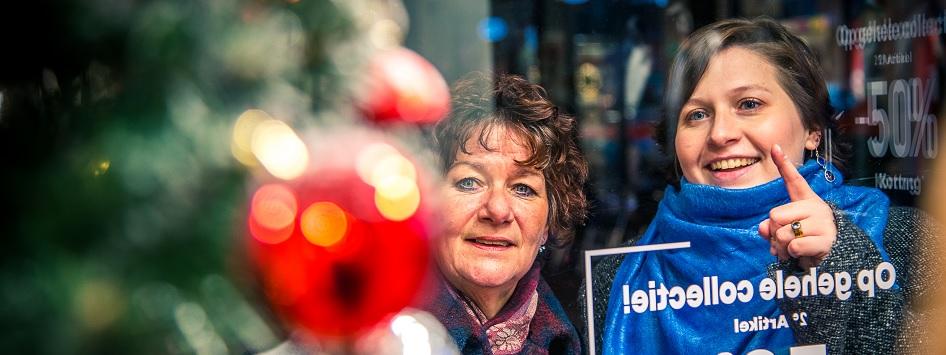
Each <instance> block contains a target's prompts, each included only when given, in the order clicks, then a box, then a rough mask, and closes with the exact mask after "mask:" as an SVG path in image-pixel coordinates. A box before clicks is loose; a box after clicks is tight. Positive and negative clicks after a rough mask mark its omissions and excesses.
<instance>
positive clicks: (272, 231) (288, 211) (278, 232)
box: [250, 184, 298, 244]
mask: <svg viewBox="0 0 946 355" xmlns="http://www.w3.org/2000/svg"><path fill="white" fill-rule="evenodd" d="M250 209H251V210H250V233H252V234H253V236H254V237H256V239H258V240H259V241H261V242H264V243H269V244H275V243H280V242H282V241H284V240H286V239H287V238H289V236H290V235H291V234H292V229H293V221H295V219H296V212H297V211H298V204H297V202H296V197H295V196H294V195H293V194H292V191H290V190H289V189H288V188H287V187H285V186H283V185H281V184H269V185H263V186H262V187H260V188H259V190H257V191H256V194H254V195H253V202H252V204H251V207H250Z"/></svg>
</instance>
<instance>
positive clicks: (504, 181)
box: [437, 127, 549, 293]
mask: <svg viewBox="0 0 946 355" xmlns="http://www.w3.org/2000/svg"><path fill="white" fill-rule="evenodd" d="M507 132H508V131H506V130H505V129H502V128H500V127H495V128H494V129H493V130H492V132H491V133H490V134H489V136H488V138H489V139H488V140H487V143H488V144H487V145H488V146H489V147H490V148H491V149H492V150H493V151H489V150H487V149H484V148H483V147H482V146H480V144H479V143H478V142H477V141H476V138H477V137H478V136H479V135H478V134H477V133H478V132H474V134H473V135H472V138H471V139H469V140H467V141H466V143H465V144H466V150H467V151H468V152H470V154H466V153H464V152H463V151H462V150H461V151H458V152H457V156H456V161H455V162H454V163H453V165H452V166H451V167H450V170H449V171H448V172H447V176H446V181H445V183H444V186H443V196H444V202H445V204H444V206H443V208H444V211H443V215H444V217H445V221H444V224H445V227H446V228H445V235H444V238H441V239H440V241H439V243H438V245H437V262H438V264H439V266H440V269H441V271H442V272H443V273H444V276H445V277H446V278H447V280H448V281H449V282H450V283H451V284H452V285H453V286H455V287H457V288H458V289H460V290H461V291H463V292H465V293H475V292H477V291H478V290H484V289H486V288H497V287H499V288H502V287H507V288H508V287H515V285H516V283H517V282H519V279H521V278H522V277H523V275H525V273H526V272H527V271H528V270H529V269H530V267H531V266H532V262H533V261H534V260H535V256H536V254H537V253H538V248H539V246H540V245H542V244H544V243H545V240H546V238H547V235H548V233H547V228H546V221H547V219H548V210H549V208H548V197H547V196H546V191H545V177H544V175H543V173H542V171H540V170H536V169H535V168H531V167H526V166H520V165H518V164H516V161H517V160H518V161H524V160H526V159H528V158H529V154H530V150H529V148H528V147H525V146H523V145H521V144H520V143H519V139H517V138H518V137H516V136H514V135H512V134H509V133H507Z"/></svg>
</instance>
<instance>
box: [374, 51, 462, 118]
mask: <svg viewBox="0 0 946 355" xmlns="http://www.w3.org/2000/svg"><path fill="white" fill-rule="evenodd" d="M367 80H368V83H367V86H366V92H364V93H363V94H365V97H364V99H363V102H362V105H361V106H362V108H363V110H364V111H365V115H366V116H368V117H369V118H370V119H372V120H374V121H376V122H397V121H402V122H414V123H420V124H431V123H436V122H437V121H440V119H442V118H443V117H444V116H446V114H447V112H448V111H449V110H450V90H449V88H447V83H446V81H445V80H444V79H443V76H442V75H440V72H439V71H437V68H436V67H434V65H433V64H430V62H428V61H427V60H426V59H424V57H421V56H420V55H418V54H417V53H414V52H412V51H411V50H409V49H406V48H396V49H392V50H386V51H383V52H381V53H379V54H377V55H376V56H375V57H374V58H372V60H371V62H370V64H369V66H368V76H367Z"/></svg>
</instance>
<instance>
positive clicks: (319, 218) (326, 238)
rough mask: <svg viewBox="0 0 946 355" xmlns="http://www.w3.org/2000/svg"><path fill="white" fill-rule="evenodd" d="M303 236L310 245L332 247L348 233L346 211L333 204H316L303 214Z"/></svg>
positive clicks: (300, 222)
mask: <svg viewBox="0 0 946 355" xmlns="http://www.w3.org/2000/svg"><path fill="white" fill-rule="evenodd" d="M299 226H300V227H301V228H302V235H304V236H305V239H306V240H308V241H309V242H310V243H312V244H315V245H318V246H321V247H330V246H333V245H335V244H337V243H338V242H339V241H341V240H342V239H343V238H344V237H345V233H347V232H348V218H347V216H346V214H345V211H344V210H342V208H341V207H338V205H336V204H334V203H331V202H316V203H313V204H311V205H309V207H308V208H306V209H305V211H303V212H302V217H301V218H300V219H299Z"/></svg>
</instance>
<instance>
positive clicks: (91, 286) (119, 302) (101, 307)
mask: <svg viewBox="0 0 946 355" xmlns="http://www.w3.org/2000/svg"><path fill="white" fill-rule="evenodd" d="M74 303H75V308H76V315H77V316H78V317H77V318H78V320H79V324H80V325H82V326H83V327H85V328H86V329H88V330H92V331H98V330H101V329H104V328H106V327H108V326H109V325H111V324H112V323H113V322H115V320H116V319H118V317H119V316H121V314H122V313H123V312H124V308H125V307H124V303H125V302H124V300H123V294H122V292H121V290H119V289H118V288H117V287H116V286H115V284H114V282H112V281H109V280H106V279H93V280H91V281H88V282H85V283H83V284H82V285H80V286H79V290H78V292H76V294H75V300H74Z"/></svg>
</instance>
